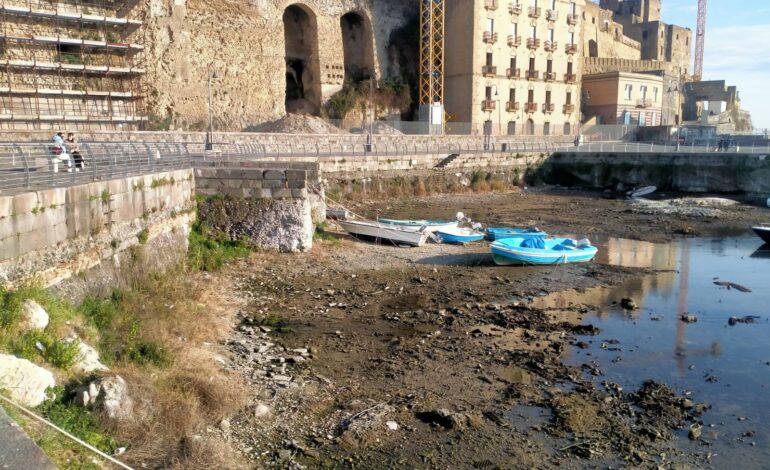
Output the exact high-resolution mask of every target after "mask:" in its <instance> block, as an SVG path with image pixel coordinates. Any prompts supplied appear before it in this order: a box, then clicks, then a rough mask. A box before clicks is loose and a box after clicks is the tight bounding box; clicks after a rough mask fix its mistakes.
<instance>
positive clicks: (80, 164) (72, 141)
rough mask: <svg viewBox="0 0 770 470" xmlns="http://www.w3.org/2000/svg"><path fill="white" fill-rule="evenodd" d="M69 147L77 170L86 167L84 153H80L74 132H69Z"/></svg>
mask: <svg viewBox="0 0 770 470" xmlns="http://www.w3.org/2000/svg"><path fill="white" fill-rule="evenodd" d="M67 147H68V148H69V151H70V155H72V159H73V160H74V161H75V171H80V170H81V169H82V168H85V166H86V162H85V160H84V159H83V154H81V153H80V149H79V148H78V141H77V139H76V138H75V134H74V133H73V132H70V133H68V134H67Z"/></svg>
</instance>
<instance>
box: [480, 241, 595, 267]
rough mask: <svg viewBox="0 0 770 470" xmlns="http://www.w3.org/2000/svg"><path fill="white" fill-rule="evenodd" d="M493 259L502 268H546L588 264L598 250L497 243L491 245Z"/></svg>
mask: <svg viewBox="0 0 770 470" xmlns="http://www.w3.org/2000/svg"><path fill="white" fill-rule="evenodd" d="M490 250H491V252H492V259H493V260H494V262H495V264H497V265H500V266H541V265H543V266H545V265H554V264H571V263H588V262H590V261H592V260H593V259H594V258H595V257H596V254H597V253H598V251H599V250H598V249H597V248H596V247H594V246H590V247H584V248H578V249H575V250H571V251H556V250H552V249H534V248H520V247H515V246H509V245H505V244H503V243H500V242H495V243H492V245H490Z"/></svg>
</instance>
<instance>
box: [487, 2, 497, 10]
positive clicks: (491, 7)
mask: <svg viewBox="0 0 770 470" xmlns="http://www.w3.org/2000/svg"><path fill="white" fill-rule="evenodd" d="M484 8H486V9H487V10H497V0H484Z"/></svg>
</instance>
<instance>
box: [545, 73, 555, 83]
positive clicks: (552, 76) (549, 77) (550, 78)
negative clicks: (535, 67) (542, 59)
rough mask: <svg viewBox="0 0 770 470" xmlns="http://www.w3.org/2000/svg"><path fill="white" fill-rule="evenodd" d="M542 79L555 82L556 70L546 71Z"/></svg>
mask: <svg viewBox="0 0 770 470" xmlns="http://www.w3.org/2000/svg"><path fill="white" fill-rule="evenodd" d="M543 80H545V81H546V82H555V81H556V72H546V73H544V74H543Z"/></svg>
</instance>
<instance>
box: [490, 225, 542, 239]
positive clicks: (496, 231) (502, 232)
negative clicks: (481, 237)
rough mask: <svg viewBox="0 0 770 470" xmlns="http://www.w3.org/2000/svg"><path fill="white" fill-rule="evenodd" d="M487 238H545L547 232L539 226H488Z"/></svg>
mask: <svg viewBox="0 0 770 470" xmlns="http://www.w3.org/2000/svg"><path fill="white" fill-rule="evenodd" d="M486 232H487V238H489V239H490V240H492V241H494V240H504V239H506V238H531V237H539V238H545V237H547V236H548V234H547V233H545V232H543V231H542V230H540V229H538V228H513V227H512V228H503V227H487V230H486Z"/></svg>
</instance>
